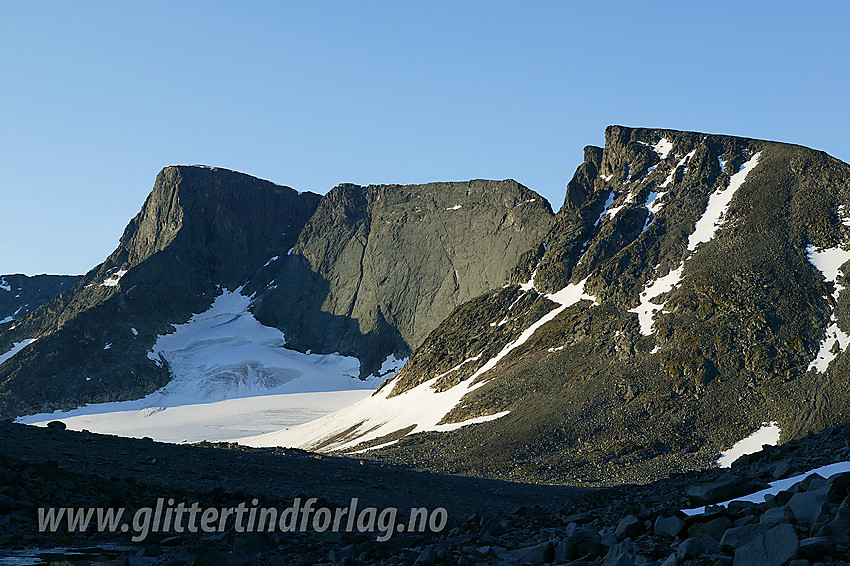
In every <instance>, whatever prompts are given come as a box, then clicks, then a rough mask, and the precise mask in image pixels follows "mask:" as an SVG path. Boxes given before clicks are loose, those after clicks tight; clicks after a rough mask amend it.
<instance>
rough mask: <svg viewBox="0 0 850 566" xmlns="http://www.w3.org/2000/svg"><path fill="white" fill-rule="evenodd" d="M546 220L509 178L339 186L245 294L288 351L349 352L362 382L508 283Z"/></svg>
mask: <svg viewBox="0 0 850 566" xmlns="http://www.w3.org/2000/svg"><path fill="white" fill-rule="evenodd" d="M552 219H553V215H552V211H551V209H550V207H549V204H548V203H547V202H546V201H545V199H543V197H541V196H540V195H538V194H537V193H535V192H533V191H531V190H529V189H528V188H526V187H524V186H522V185H520V184H519V183H517V182H515V181H485V180H475V181H469V182H453V183H429V184H427V185H371V186H367V187H362V186H359V185H352V184H344V185H340V186H338V187H335V188H334V189H332V190H331V191H329V192H328V194H327V195H325V196H324V197H323V198H322V200H321V202H320V203H319V206H318V208H317V209H316V212H315V213H314V214H313V216H312V217H311V218H310V220H309V221H308V222H307V223H306V225H305V226H304V229H303V230H302V232H301V234H300V236H299V237H298V242H297V243H296V244H295V246H294V247H293V249H292V254H291V255H287V256H286V257H285V258H283V257H282V259H281V260H280V261H278V262H276V264H274V265H272V266H270V267H269V271H268V273H267V274H265V275H263V276H261V277H259V278H255V280H254V281H252V283H251V285H249V286H248V287H246V291H247V292H249V293H250V292H254V291H256V292H257V293H258V295H257V298H256V306H255V309H254V312H255V314H256V316H257V318H258V319H259V320H260V321H261V322H263V323H264V324H267V325H271V326H276V327H278V328H280V329H281V330H283V331H284V333H285V334H286V336H287V345H288V346H289V347H292V348H295V349H297V350H301V351H304V350H306V349H312V350H313V351H314V352H340V353H342V354H346V355H354V356H356V357H358V358H359V359H360V360H361V362H362V365H361V374H362V375H364V376H365V375H369V374H371V373H372V372H374V371H375V370H376V369H378V368H379V366H380V365H381V363H382V362H383V360H384V359H385V358H386V357H387V356H388V355H390V354H395V355H396V357H398V358H402V357H407V356H408V355H410V353H411V352H412V351H413V350H414V349H416V348H418V347H419V346H421V345H422V344H423V342H424V341H425V339H426V338H427V337H428V335H429V334H430V333H431V332H432V331H434V330H435V329H436V328H437V326H438V325H439V324H440V323H441V322H442V321H443V320H444V319H445V318H446V317H447V316H448V315H449V314H451V313H452V311H453V310H454V309H455V308H456V307H457V306H458V305H460V304H462V303H464V302H466V301H468V300H470V299H473V298H474V297H476V296H478V295H480V294H481V293H484V292H486V291H489V290H491V289H495V288H500V287H501V286H502V285H504V284H505V283H507V282H509V278H510V274H511V272H512V270H513V268H514V267H515V265H516V263H517V260H518V259H519V258H520V256H521V255H522V254H524V253H525V252H527V251H528V250H529V249H530V248H532V247H534V246H535V245H536V244H537V241H538V240H539V239H540V238H541V237H542V236H543V235H544V234H545V232H546V230H547V229H548V228H549V225H550V224H551V222H552ZM271 281H274V282H275V283H274V285H273V286H272V287H269V285H268V284H269V282H271ZM423 297H427V300H423ZM352 321H356V323H352Z"/></svg>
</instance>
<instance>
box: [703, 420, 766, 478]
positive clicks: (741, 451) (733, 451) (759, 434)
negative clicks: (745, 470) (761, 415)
mask: <svg viewBox="0 0 850 566" xmlns="http://www.w3.org/2000/svg"><path fill="white" fill-rule="evenodd" d="M780 432H781V431H780V429H779V425H778V424H777V423H776V422H775V421H771V422H769V423H762V426H761V428H760V429H758V430H757V431H755V432H754V433H752V434H751V435H749V436H748V437H746V438H744V439H743V440H739V441H738V442H736V443H735V444H734V445H733V446H732V448H730V449H729V450H727V451H725V452H722V453H721V454H720V458H719V459H718V460H717V465H719V466H720V467H721V468H731V467H732V462H734V461H735V460H737V459H738V458H740V457H741V456H744V455H745V454H753V453H754V452H758V451H760V450H761V449H762V446H763V445H765V444H769V445H770V446H776V445H777V444H778V443H779V434H780Z"/></svg>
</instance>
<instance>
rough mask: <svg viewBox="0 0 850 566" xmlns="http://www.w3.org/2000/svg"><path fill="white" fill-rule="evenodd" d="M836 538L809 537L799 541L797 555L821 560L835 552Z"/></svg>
mask: <svg viewBox="0 0 850 566" xmlns="http://www.w3.org/2000/svg"><path fill="white" fill-rule="evenodd" d="M835 547H836V540H835V539H834V538H832V537H811V538H806V539H803V540H801V541H800V548H799V550H798V551H797V555H798V556H799V557H801V558H807V559H809V560H821V559H823V558H824V557H825V556H827V555H833V554H835V552H836V548H835Z"/></svg>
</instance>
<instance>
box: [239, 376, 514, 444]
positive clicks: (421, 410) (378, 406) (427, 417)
mask: <svg viewBox="0 0 850 566" xmlns="http://www.w3.org/2000/svg"><path fill="white" fill-rule="evenodd" d="M439 379H440V376H437V377H434V378H432V379H430V380H428V381H426V382H425V383H421V384H419V385H417V386H416V387H414V388H412V389H409V390H407V391H405V392H404V393H401V394H399V395H396V396H395V397H388V396H389V394H390V392H391V391H392V389H393V388H392V386H391V384H387V385H386V386H385V387H384V388H383V389H381V390H380V391H378V392H377V393H375V394H374V395H372V396H371V397H367V398H365V399H363V400H362V401H359V402H358V403H355V404H354V405H352V406H350V407H346V408H344V409H342V410H340V411H338V412H336V413H333V414H330V415H327V416H325V417H322V418H320V419H318V420H315V421H312V422H309V423H305V424H303V425H300V426H296V427H292V428H289V429H285V430H280V431H277V432H272V433H269V434H264V435H260V436H253V437H248V438H239V439H237V440H236V442H238V443H240V444H244V445H246V446H291V447H298V448H304V449H308V450H317V449H319V447H320V446H321V445H322V443H323V442H325V441H326V439H329V438H332V437H334V436H337V435H340V434H341V433H343V432H344V431H349V430H350V432H349V433H348V434H347V435H346V436H344V437H341V438H338V439H335V440H334V441H333V442H330V443H328V444H327V445H325V446H322V447H321V449H320V450H321V451H331V450H341V451H346V450H350V449H351V448H354V447H355V446H357V445H358V444H360V443H361V442H369V441H373V440H375V439H378V438H381V437H383V436H386V435H388V434H392V433H394V432H397V431H399V430H402V429H405V428H408V427H412V429H411V430H410V431H409V432H408V433H407V434H415V433H418V432H428V431H440V432H442V431H446V430H454V429H456V428H460V427H462V426H465V425H468V424H474V423H476V422H481V418H478V419H470V420H468V421H464V422H462V423H452V424H442V425H439V424H437V423H439V422H440V421H441V420H443V417H445V416H446V415H447V414H448V413H449V412H450V411H451V410H452V409H454V408H455V406H457V404H458V403H460V401H461V399H462V398H463V397H464V396H465V395H466V394H467V393H469V392H470V391H474V390H475V389H477V388H478V387H480V386H482V385H484V383H486V382H483V381H482V382H480V383H477V384H475V385H472V380H471V379H467V380H465V381H463V382H461V383H459V384H458V385H456V386H454V387H452V388H451V389H448V390H446V391H442V392H437V391H435V390H434V389H433V386H434V384H435V383H436V382H437V381H438V380H439ZM498 416H502V415H501V414H500V415H498ZM498 416H496V415H490V416H489V418H498ZM483 418H484V419H487V418H488V417H483Z"/></svg>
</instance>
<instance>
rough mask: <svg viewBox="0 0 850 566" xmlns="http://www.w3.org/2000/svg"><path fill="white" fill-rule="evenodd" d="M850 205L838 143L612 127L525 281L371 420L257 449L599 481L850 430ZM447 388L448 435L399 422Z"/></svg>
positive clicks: (367, 413)
mask: <svg viewBox="0 0 850 566" xmlns="http://www.w3.org/2000/svg"><path fill="white" fill-rule="evenodd" d="M848 205H850V166H848V165H847V164H845V163H843V162H841V161H838V160H836V159H834V158H832V157H830V156H828V155H826V154H824V153H823V152H819V151H813V150H810V149H807V148H803V147H800V146H793V145H788V144H782V143H774V142H766V141H759V140H752V139H745V138H737V137H730V136H719V135H706V134H699V133H691V132H678V131H671V130H653V129H632V128H625V127H620V126H612V127H610V128H608V129H607V130H606V144H605V147H604V148H596V147H589V148H587V149H586V150H585V162H584V163H583V164H582V165H581V166H580V167H579V168H578V170H577V172H576V174H575V176H574V178H573V180H572V181H570V183H569V185H568V189H567V195H566V198H565V202H564V205H563V207H562V208H561V210H560V211H559V212H558V214H557V216H556V219H555V222H554V223H553V224H552V226H551V228H550V229H549V231H548V233H547V234H546V235H544V236H543V237H542V238H541V239H540V240H539V241H538V242H537V245H535V246H533V247H532V249H531V252H529V253H528V254H526V255H525V256H523V257H522V258H521V260H520V262H519V263H518V265H517V267H516V268H515V270H514V272H513V276H512V277H513V280H512V281H513V284H512V285H509V286H506V287H502V288H499V289H496V290H494V291H491V292H490V293H486V294H483V295H481V296H479V297H476V298H475V299H473V300H472V301H470V302H468V303H466V304H464V305H461V306H460V307H458V308H457V309H456V310H455V311H454V312H453V313H452V314H451V315H450V316H449V317H448V318H447V319H446V320H445V321H443V323H442V324H441V325H440V326H439V327H438V328H437V329H436V330H435V331H434V332H432V333H431V334H430V335H429V336H428V338H426V340H425V341H424V342H423V344H422V346H421V347H420V348H419V349H418V350H416V351H415V352H414V354H413V356H412V357H411V359H410V361H409V362H408V363H407V364H406V366H405V367H404V368H403V369H402V370H401V372H399V374H398V375H397V376H396V377H395V378H394V379H393V380H391V381H389V382H386V383H385V384H384V385H383V387H382V388H381V390H380V391H378V393H376V395H375V396H374V397H372V398H370V399H369V400H368V401H366V402H364V403H363V404H361V405H360V407H359V408H358V409H357V410H350V411H347V413H346V414H345V415H342V414H340V415H334V416H331V417H328V419H327V420H325V421H322V422H317V423H314V424H312V425H310V424H307V425H304V426H302V427H299V428H298V429H296V430H290V431H281V433H280V434H279V435H277V436H275V435H269V436H268V437H265V438H259V439H256V440H255V441H252V442H255V443H256V445H262V443H263V442H283V443H286V442H291V443H294V444H296V445H299V446H304V447H308V448H312V449H321V450H330V451H333V450H342V451H350V450H353V451H356V450H364V449H369V448H374V451H372V452H371V454H372V455H373V457H379V458H382V459H385V460H386V461H392V462H406V463H415V465H417V466H419V467H422V468H425V469H432V470H437V469H439V470H444V471H450V472H455V473H471V474H482V473H483V474H487V475H491V476H493V477H501V478H508V479H524V480H532V481H545V482H564V481H566V482H569V483H575V484H583V485H586V484H590V485H595V484H598V483H603V484H615V483H621V482H645V481H648V480H650V479H652V478H656V477H660V476H663V475H666V474H669V473H671V472H675V471H685V470H691V469H701V468H706V467H711V466H714V465H716V464H715V462H716V459H717V457H718V454H719V453H720V452H721V451H723V450H726V449H728V448H729V447H730V446H731V445H732V444H733V443H735V442H736V441H738V440H740V439H742V438H744V437H746V436H747V435H749V434H750V433H752V432H753V431H754V430H756V429H758V428H759V427H760V426H761V425H762V423H767V422H777V423H778V426H779V427H780V428H781V430H782V441H787V440H790V439H793V438H798V437H800V436H804V435H805V434H807V433H809V432H811V431H818V430H822V429H823V428H824V427H826V426H831V425H835V424H839V423H843V422H845V421H847V420H848V418H850V412H848V402H849V401H850V396H848V394H847V391H848V389H847V385H848V379H850V373H849V372H848V369H847V365H846V364H847V363H848V358H847V357H846V354H845V348H846V346H847V345H848V343H850V340H848V335H847V334H845V332H844V330H842V328H847V326H846V322H845V320H846V316H847V314H846V302H847V300H848V295H847V294H846V293H843V292H842V290H843V288H844V283H843V281H844V279H843V274H842V270H841V266H842V265H843V264H844V262H845V261H846V260H847V259H850V248H848V249H847V250H845V249H844V247H843V246H845V245H846V243H848V239H850V232H848V230H850V228H848V225H850V212H848V210H850V209H848V208H847V206H848ZM449 398H451V399H453V400H454V401H453V402H452V403H451V404H449V405H448V406H446V408H445V409H444V410H442V412H441V413H440V415H439V416H437V417H436V418H435V419H434V421H433V425H432V426H430V428H424V429H423V427H421V426H419V427H418V428H417V426H415V423H412V422H411V423H408V422H405V421H403V419H399V418H397V417H396V416H395V415H396V414H398V413H396V412H394V411H395V409H394V407H401V406H403V405H404V404H405V403H407V402H408V401H407V400H410V401H409V403H412V404H415V405H416V406H420V404H422V403H432V404H434V406H437V405H438V404H439V403H441V402H442V401H441V400H443V399H449ZM398 411H401V409H398ZM343 416H344V417H345V418H342V417H343ZM331 423H333V424H331Z"/></svg>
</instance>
